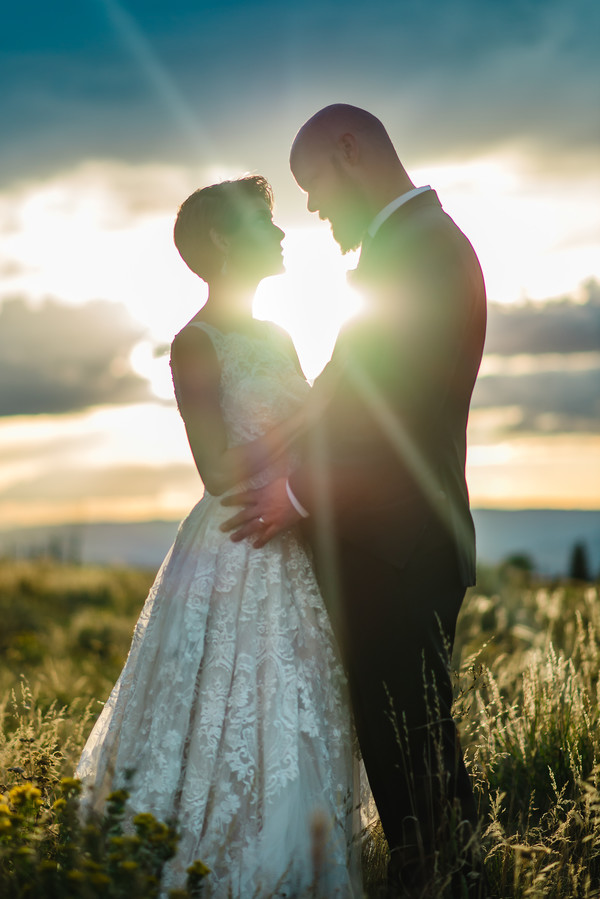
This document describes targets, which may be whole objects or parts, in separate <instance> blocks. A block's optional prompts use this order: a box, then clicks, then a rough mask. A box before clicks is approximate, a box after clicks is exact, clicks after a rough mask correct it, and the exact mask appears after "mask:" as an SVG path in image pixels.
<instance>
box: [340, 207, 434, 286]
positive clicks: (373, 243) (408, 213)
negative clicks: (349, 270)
mask: <svg viewBox="0 0 600 899" xmlns="http://www.w3.org/2000/svg"><path fill="white" fill-rule="evenodd" d="M436 207H437V208H438V209H439V210H441V208H442V205H441V203H440V201H439V199H438V195H437V193H436V192H435V191H434V190H427V191H425V193H422V194H418V195H417V196H416V197H413V198H412V200H409V201H408V202H407V203H403V204H402V206H400V207H399V208H398V209H396V211H395V212H393V213H392V214H391V215H390V217H389V218H387V219H386V220H385V222H383V224H382V225H381V226H380V227H379V229H378V231H377V234H376V235H375V237H370V236H369V235H368V234H367V235H366V236H365V238H364V240H363V242H362V247H361V252H360V258H359V260H358V265H357V266H356V268H355V269H354V272H355V274H353V275H352V276H351V278H352V280H353V281H354V280H355V279H356V281H357V282H360V281H361V280H362V279H363V277H365V276H367V273H368V270H369V263H370V261H371V260H372V259H373V260H374V259H375V258H376V257H377V249H378V247H380V246H381V245H382V244H384V243H385V236H386V234H387V233H388V232H389V231H390V230H391V229H393V230H394V232H395V234H396V235H398V230H401V231H402V230H404V228H410V225H411V224H413V223H415V224H416V221H417V220H418V216H419V213H420V212H422V211H425V210H430V209H434V208H436Z"/></svg>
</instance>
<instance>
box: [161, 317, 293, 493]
mask: <svg viewBox="0 0 600 899" xmlns="http://www.w3.org/2000/svg"><path fill="white" fill-rule="evenodd" d="M263 324H264V334H263V335H261V336H260V337H254V336H248V335H246V334H242V333H238V332H235V331H230V332H228V333H223V332H222V331H219V330H218V329H217V328H215V327H214V326H213V325H210V324H208V323H206V322H192V323H191V324H190V325H188V327H196V328H200V329H201V330H202V331H204V332H205V333H206V334H207V335H208V336H209V338H210V340H211V342H212V344H213V347H214V349H215V352H216V354H217V359H218V360H219V365H220V367H221V381H220V402H221V411H222V414H223V420H224V422H225V427H226V430H227V445H228V447H233V446H239V445H241V444H243V443H249V442H250V441H252V440H255V439H256V438H257V437H261V436H262V435H263V434H265V433H266V432H267V431H268V430H270V429H271V428H272V427H274V426H275V425H276V424H278V423H279V422H281V421H282V420H283V419H284V418H286V417H288V416H290V415H291V414H293V413H294V412H295V411H296V410H297V409H298V408H299V407H300V406H301V404H302V402H303V401H304V400H305V399H306V396H307V394H308V393H309V392H310V386H309V384H308V382H307V381H306V380H305V379H304V378H303V377H302V375H301V374H300V372H299V371H298V370H297V368H296V366H295V365H294V363H293V361H292V359H291V358H290V356H289V354H288V353H287V352H286V351H285V349H284V347H283V346H282V338H281V336H280V334H279V333H278V331H277V329H276V328H275V327H274V326H272V325H270V324H269V323H267V322H263ZM173 383H174V387H175V396H176V398H177V400H178V404H179V397H178V386H177V377H176V372H175V371H174V372H173ZM292 463H293V460H290V459H285V460H281V461H279V462H277V463H275V464H274V465H273V466H270V467H269V468H268V469H265V470H264V471H263V472H261V473H260V474H259V475H258V476H256V477H254V478H252V479H251V481H250V482H249V486H261V485H262V484H265V483H268V482H269V481H271V480H273V478H275V477H280V476H285V475H287V474H288V473H289V469H290V465H291V464H292Z"/></svg>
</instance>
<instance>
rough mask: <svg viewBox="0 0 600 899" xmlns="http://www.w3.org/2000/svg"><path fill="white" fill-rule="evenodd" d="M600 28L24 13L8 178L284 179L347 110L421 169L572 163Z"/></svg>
mask: <svg viewBox="0 0 600 899" xmlns="http://www.w3.org/2000/svg"><path fill="white" fill-rule="evenodd" d="M599 16H600V13H599V7H598V4H597V3H596V2H595V0H571V2H569V3H565V2H564V0H545V2H544V3H532V2H524V0H506V2H502V3H492V2H488V3H481V2H480V0H431V2H428V3H425V4H418V3H398V0H381V2H379V3H377V4H375V5H371V6H368V7H365V6H364V4H359V3H358V2H354V3H352V2H350V3H343V4H342V3H341V2H337V0H328V2H322V0H321V2H317V0H308V2H305V3H304V4H302V5H301V7H299V6H297V5H293V4H281V3H275V2H273V0H266V2H260V0H259V2H257V3H253V4H248V3H241V2H231V3H227V4H221V5H218V4H212V5H211V4H206V3H199V4H198V3H191V2H188V0H174V2H173V3H172V4H170V5H169V7H168V8H167V7H166V6H164V8H162V9H161V8H160V7H159V6H157V5H156V4H147V3H141V2H137V0H135V2H134V0H129V2H127V3H124V2H122V3H116V2H113V0H111V2H108V0H105V2H104V3H98V4H92V5H90V4H76V5H75V6H74V5H73V4H72V3H71V2H66V0H57V2H56V3H54V4H52V15H44V14H43V12H42V11H41V10H40V12H39V14H38V13H37V12H36V16H35V17H33V19H32V17H31V16H25V15H23V14H22V13H21V12H19V10H18V9H17V7H16V6H14V5H13V7H11V10H10V11H9V12H8V13H7V16H6V17H5V21H4V27H5V29H6V31H7V33H8V34H9V35H10V37H11V41H10V44H9V52H7V53H6V55H5V57H4V62H3V63H2V64H1V68H0V78H2V81H3V83H4V84H6V85H9V88H7V90H5V91H3V92H2V97H1V98H0V114H1V115H2V121H3V123H4V134H3V139H4V143H5V150H4V153H3V178H9V177H14V175H15V173H17V172H20V173H23V172H26V171H31V170H34V169H36V168H37V169H38V170H39V171H41V170H45V171H48V167H54V168H56V167H57V166H61V165H63V166H64V165H65V164H72V163H74V162H75V161H76V160H77V159H78V158H82V157H84V156H111V155H112V156H119V157H121V158H125V159H130V160H135V161H143V160H151V159H154V160H157V159H163V160H164V159H168V158H170V159H174V160H175V159H177V160H179V161H180V162H181V161H186V162H189V161H190V159H192V158H194V159H195V160H196V161H199V160H201V161H203V162H206V161H211V160H212V161H214V160H215V159H218V160H219V161H222V162H226V163H228V164H231V163H234V164H236V163H237V164H240V163H241V164H243V162H244V160H254V165H256V164H262V163H261V160H265V159H267V158H268V159H269V160H271V159H272V160H273V165H274V166H278V167H279V168H283V166H284V165H285V158H284V157H285V155H286V150H287V145H288V144H289V141H290V139H291V137H292V136H293V134H294V132H295V130H296V129H297V128H298V126H299V125H300V124H301V122H302V120H303V119H304V118H305V117H306V116H307V115H308V114H310V113H311V112H313V111H315V109H316V108H318V107H319V106H322V105H325V103H327V102H335V101H336V100H340V99H341V100H345V101H348V102H355V103H359V104H361V105H366V106H367V107H369V108H373V111H374V112H377V113H379V114H381V115H382V117H384V118H385V120H386V123H387V124H389V125H390V128H392V130H393V131H394V136H395V137H397V138H402V143H401V146H403V147H404V148H405V150H406V152H407V153H408V155H409V156H412V157H413V159H415V157H416V159H415V161H416V162H417V164H418V163H419V161H420V160H422V159H423V157H425V158H430V157H431V154H432V153H434V154H438V155H440V154H441V155H443V154H444V152H449V153H454V154H456V153H462V154H465V153H469V152H471V151H472V150H473V149H474V148H475V149H481V148H485V147H488V148H489V147H490V146H497V145H498V144H502V145H504V144H506V143H507V142H512V143H514V142H516V141H517V142H520V143H522V144H523V145H527V144H531V146H532V148H533V150H534V151H535V152H534V153H533V155H534V156H535V157H536V158H537V159H538V160H539V159H540V158H544V157H545V158H546V159H550V158H552V164H553V165H554V166H564V165H566V164H568V163H569V160H571V164H572V158H573V157H576V158H577V159H578V160H581V159H582V158H583V157H585V156H586V154H587V156H588V157H591V153H592V152H593V150H594V147H595V145H596V143H597V122H596V121H595V118H594V116H593V115H592V114H591V112H590V110H593V109H594V108H595V106H596V104H597V77H595V72H597V68H598V55H597V46H596V43H597V38H596V35H597V33H598V27H597V26H598V23H599ZM332 33H333V34H334V35H335V37H336V39H335V40H334V41H332V40H331V35H332ZM248 35H252V39H248ZM257 47H262V48H264V47H267V48H268V52H265V53H261V52H257ZM271 147H273V150H271ZM42 148H43V149H42ZM271 154H273V155H272V156H271ZM276 156H277V157H279V162H277V161H276ZM589 164H590V166H591V158H590V161H589ZM269 174H270V176H272V173H271V172H269Z"/></svg>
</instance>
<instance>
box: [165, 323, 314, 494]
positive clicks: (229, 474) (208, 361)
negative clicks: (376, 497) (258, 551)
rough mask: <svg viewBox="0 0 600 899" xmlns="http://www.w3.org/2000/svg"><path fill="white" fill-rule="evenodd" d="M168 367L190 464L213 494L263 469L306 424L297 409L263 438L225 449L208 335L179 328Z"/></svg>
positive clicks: (302, 412)
mask: <svg viewBox="0 0 600 899" xmlns="http://www.w3.org/2000/svg"><path fill="white" fill-rule="evenodd" d="M171 365H172V368H173V378H174V381H175V383H176V389H177V400H178V404H179V410H180V412H181V417H182V418H183V422H184V425H185V429H186V433H187V437H188V441H189V444H190V449H191V451H192V455H193V457H194V462H195V463H196V468H197V469H198V473H199V474H200V477H201V478H202V482H203V484H204V486H205V488H206V489H207V490H208V492H209V493H211V494H212V495H213V496H220V495H221V494H222V493H224V492H225V491H226V490H228V489H229V488H230V487H233V486H235V485H236V484H238V483H240V481H244V480H247V479H248V478H249V477H251V476H252V475H254V474H256V473H257V472H259V471H262V469H263V468H265V467H266V466H267V465H269V464H270V463H271V462H272V461H273V460H274V459H276V458H278V457H279V456H281V455H282V454H283V453H285V452H286V451H287V450H288V449H289V447H290V446H291V444H292V443H293V442H294V440H295V439H296V438H297V437H299V436H300V434H301V433H303V431H304V430H305V429H306V427H307V424H308V421H309V416H308V415H307V414H306V411H305V409H301V410H299V411H298V412H297V413H295V414H293V415H292V416H290V417H289V418H287V419H285V421H283V422H281V423H280V424H279V425H277V426H276V427H274V428H273V429H271V430H270V431H268V432H267V433H266V434H265V435H264V436H262V437H259V438H257V439H256V440H253V441H251V442H250V443H246V444H243V445H241V446H236V447H229V448H228V447H227V436H226V428H225V423H224V421H223V414H222V411H221V405H220V399H219V382H220V366H219V361H218V359H217V355H216V353H215V349H214V347H213V345H212V342H211V340H210V338H209V337H208V335H207V334H206V333H205V332H203V331H201V330H199V329H197V328H193V329H189V330H187V331H184V332H181V333H180V334H179V335H178V336H177V337H176V338H175V340H174V341H173V345H172V348H171Z"/></svg>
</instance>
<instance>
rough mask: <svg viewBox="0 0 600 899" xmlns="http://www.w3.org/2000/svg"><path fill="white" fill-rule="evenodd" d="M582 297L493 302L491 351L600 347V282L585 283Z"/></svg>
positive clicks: (487, 344) (583, 350) (564, 350)
mask: <svg viewBox="0 0 600 899" xmlns="http://www.w3.org/2000/svg"><path fill="white" fill-rule="evenodd" d="M579 295H580V301H579V302H576V301H575V300H573V299H572V298H569V297H564V298H562V299H560V300H555V301H547V302H545V303H525V304H520V305H514V306H511V305H500V304H498V303H490V306H489V316H488V328H487V336H486V342H485V352H486V354H487V355H500V356H511V355H516V354H520V353H526V354H538V353H586V352H599V351H600V283H599V282H598V281H595V280H589V281H587V282H586V283H585V284H583V285H582V287H581V289H580V291H579Z"/></svg>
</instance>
